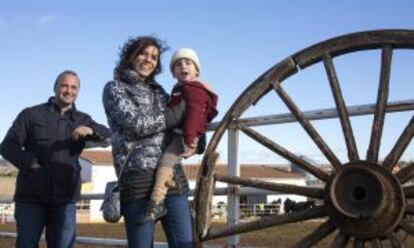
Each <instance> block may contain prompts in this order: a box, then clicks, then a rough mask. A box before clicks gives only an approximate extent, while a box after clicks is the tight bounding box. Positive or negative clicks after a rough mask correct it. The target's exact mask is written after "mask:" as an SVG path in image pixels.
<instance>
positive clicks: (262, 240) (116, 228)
mask: <svg viewBox="0 0 414 248" xmlns="http://www.w3.org/2000/svg"><path fill="white" fill-rule="evenodd" d="M319 224H320V223H319V222H302V223H296V224H289V225H283V226H280V227H273V228H268V229H264V230H261V231H256V232H251V233H247V234H242V235H241V238H240V245H241V246H242V247H292V246H293V244H295V242H297V241H298V240H299V239H300V238H302V237H304V236H305V235H306V234H308V233H309V232H311V231H312V230H313V229H314V228H315V227H317V226H318V225H319ZM0 232H15V226H14V224H13V223H9V224H1V225H0ZM78 236H82V237H99V238H115V239H125V231H124V226H123V224H80V225H78ZM398 237H399V239H400V240H404V245H405V247H406V248H410V247H411V248H413V247H414V238H413V237H412V236H407V235H405V234H402V233H401V234H399V235H398ZM332 238H333V235H330V236H329V237H327V238H326V239H325V240H323V241H322V242H320V243H318V244H317V246H316V247H321V248H324V247H330V243H331V241H332ZM155 240H156V241H165V237H164V235H163V232H162V230H161V227H160V226H159V225H157V227H156V232H155ZM207 244H210V245H213V244H214V245H219V246H223V247H224V245H225V240H223V239H222V240H215V241H212V242H208V243H207ZM0 247H1V248H6V247H14V239H2V238H0ZM41 247H46V246H45V245H44V244H42V245H41ZM76 247H79V248H98V247H100V246H93V245H77V246H76ZM349 247H351V246H349ZM383 247H390V245H389V244H388V243H387V242H385V241H384V242H383Z"/></svg>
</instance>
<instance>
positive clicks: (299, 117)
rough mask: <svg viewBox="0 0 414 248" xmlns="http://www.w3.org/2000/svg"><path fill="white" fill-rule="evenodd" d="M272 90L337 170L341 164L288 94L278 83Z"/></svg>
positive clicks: (273, 84)
mask: <svg viewBox="0 0 414 248" xmlns="http://www.w3.org/2000/svg"><path fill="white" fill-rule="evenodd" d="M272 86H273V89H274V90H275V91H276V93H277V94H278V95H279V96H280V98H281V99H282V100H283V102H284V103H285V104H286V106H287V107H288V108H289V110H290V112H291V113H292V114H293V115H294V116H295V118H296V119H297V120H298V122H299V123H300V124H301V125H302V127H303V128H304V129H305V131H306V132H307V133H308V134H309V136H310V137H311V138H312V140H313V141H314V142H315V144H316V145H317V146H318V147H319V149H320V150H321V151H322V153H323V154H324V155H325V157H326V158H327V159H328V161H329V162H331V164H332V166H333V167H334V168H335V169H339V168H340V166H341V162H340V161H339V159H338V158H337V157H336V155H335V154H334V153H333V152H332V150H331V149H330V148H329V146H328V145H327V144H326V143H325V141H324V140H323V139H322V137H321V136H320V135H319V133H318V132H317V131H316V129H315V128H314V127H313V126H312V124H311V123H310V122H309V120H308V119H307V118H305V116H304V115H303V113H302V112H301V111H300V110H299V108H298V107H297V106H296V104H295V103H294V102H293V101H292V99H291V98H290V97H289V96H288V94H287V93H286V92H285V91H284V90H283V89H282V86H281V85H280V83H279V82H276V83H272Z"/></svg>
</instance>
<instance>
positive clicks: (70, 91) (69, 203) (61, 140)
mask: <svg viewBox="0 0 414 248" xmlns="http://www.w3.org/2000/svg"><path fill="white" fill-rule="evenodd" d="M79 88H80V81H79V78H78V76H77V74H76V73H75V72H73V71H64V72H62V73H60V74H59V75H58V77H57V78H56V81H55V84H54V92H55V96H54V97H51V98H50V99H49V101H48V102H46V103H43V104H40V105H37V106H34V107H29V108H26V109H24V110H23V111H22V112H21V113H20V114H19V115H18V116H17V118H16V120H15V121H14V123H13V125H12V126H11V128H10V129H9V131H8V133H7V135H6V137H5V138H4V140H3V142H2V145H1V154H2V155H3V157H4V158H5V159H7V160H9V161H10V162H11V163H12V164H13V165H14V166H16V167H17V168H18V169H19V174H18V176H17V180H16V191H15V195H14V201H15V203H16V206H15V218H16V225H17V240H16V247H18V248H32V247H38V243H39V239H40V237H41V234H42V231H43V229H44V228H46V242H47V246H48V247H50V248H51V247H53V248H68V247H73V246H74V243H75V236H76V206H75V203H76V200H77V198H78V196H79V192H80V185H81V180H80V165H79V162H78V159H79V155H80V153H81V152H82V149H83V148H84V147H85V142H86V141H97V142H102V141H104V140H106V139H109V136H110V133H109V130H108V129H107V128H106V127H105V126H103V125H100V124H98V123H96V122H95V121H93V120H92V119H91V117H90V116H89V115H87V114H85V113H82V112H80V111H78V110H77V109H76V107H75V100H76V97H77V96H78V92H79Z"/></svg>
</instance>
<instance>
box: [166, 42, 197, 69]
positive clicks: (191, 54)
mask: <svg viewBox="0 0 414 248" xmlns="http://www.w3.org/2000/svg"><path fill="white" fill-rule="evenodd" d="M179 59H190V60H191V61H193V62H194V64H195V66H196V67H197V70H198V73H200V61H199V60H198V56H197V53H196V52H195V51H194V50H193V49H191V48H180V49H178V50H177V51H176V52H175V53H174V54H173V55H172V57H171V61H170V71H171V73H174V70H173V69H174V63H175V62H176V61H177V60H179Z"/></svg>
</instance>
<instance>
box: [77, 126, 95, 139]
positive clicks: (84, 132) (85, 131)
mask: <svg viewBox="0 0 414 248" xmlns="http://www.w3.org/2000/svg"><path fill="white" fill-rule="evenodd" d="M92 134H93V130H92V128H90V127H87V126H79V127H77V128H76V129H75V130H73V132H72V139H73V140H79V139H81V138H85V137H86V136H88V135H92Z"/></svg>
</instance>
